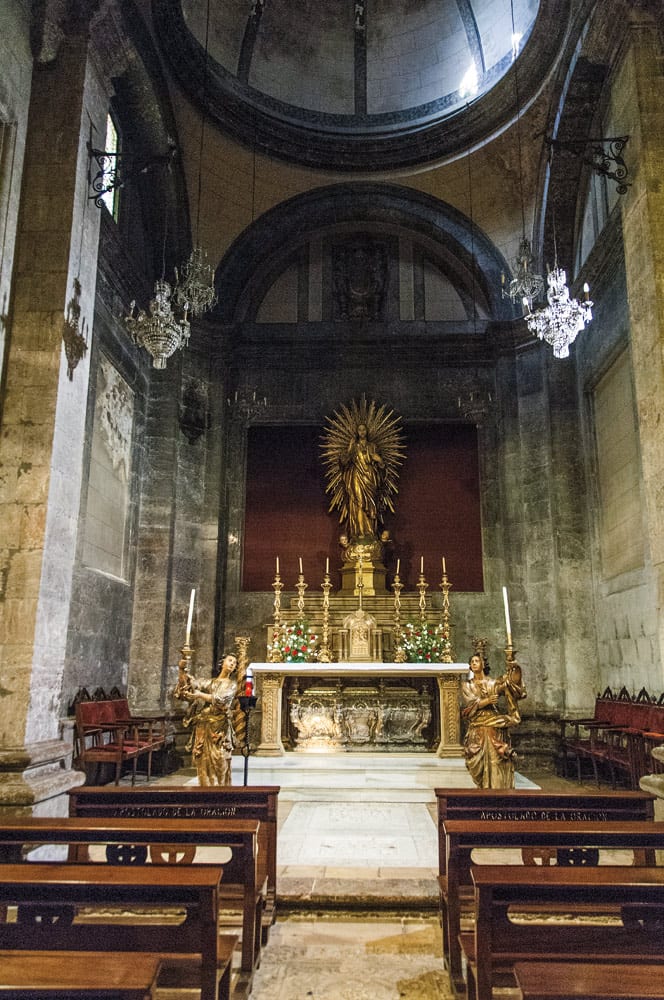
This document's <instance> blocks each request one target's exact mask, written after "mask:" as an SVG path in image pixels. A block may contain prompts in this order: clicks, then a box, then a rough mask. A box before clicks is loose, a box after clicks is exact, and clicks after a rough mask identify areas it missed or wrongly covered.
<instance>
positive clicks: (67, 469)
mask: <svg viewBox="0 0 664 1000" xmlns="http://www.w3.org/2000/svg"><path fill="white" fill-rule="evenodd" d="M67 30H68V32H69V34H68V35H67V36H66V37H64V39H63V41H62V42H61V44H60V46H59V50H58V52H57V55H56V56H55V58H54V59H52V60H51V61H49V63H48V65H39V64H36V65H35V68H34V71H33V82H32V93H31V100H30V111H29V119H28V135H27V142H26V152H25V161H24V171H23V186H22V194H21V198H22V200H21V205H20V210H19V222H18V233H17V245H16V258H15V259H16V269H15V277H14V287H13V294H12V301H11V304H10V305H11V310H10V314H11V325H10V328H9V333H8V349H7V355H6V364H7V367H6V387H5V394H4V401H3V409H2V415H1V421H2V433H1V435H0V524H2V537H1V539H0V673H1V676H2V682H1V687H0V695H1V697H0V809H1V808H2V807H11V808H13V809H24V810H26V811H31V810H32V811H34V812H35V813H42V814H45V813H49V812H51V813H56V812H60V811H65V810H66V802H63V801H62V800H60V802H58V801H57V796H58V795H59V794H60V793H62V792H63V791H64V790H65V789H66V788H68V787H71V786H72V785H75V784H80V783H81V782H82V775H81V774H80V773H79V772H75V771H72V770H71V769H69V768H68V767H67V766H63V763H65V764H66V762H67V760H66V759H67V755H68V752H70V748H68V746H67V744H66V743H64V742H63V741H62V740H61V738H60V737H61V733H60V707H61V706H60V698H61V687H62V677H63V670H64V659H65V648H66V636H67V626H68V620H69V602H70V595H71V586H72V572H73V566H74V555H75V547H76V546H75V543H76V532H77V526H78V515H79V499H80V494H81V480H82V461H83V445H84V434H85V415H86V401H87V394H88V374H89V373H88V358H89V352H88V354H87V355H86V357H84V359H83V360H82V361H81V362H80V363H79V365H78V367H77V368H76V370H75V372H74V373H73V379H72V380H70V379H69V377H68V374H67V360H66V357H65V352H64V350H63V340H62V335H63V320H64V317H65V315H66V313H67V305H68V303H69V302H70V301H71V299H72V296H73V290H74V286H75V282H76V279H77V278H78V279H79V280H80V284H81V288H82V291H81V295H80V299H79V304H80V306H81V320H80V323H79V329H80V328H81V326H82V325H83V322H84V321H85V318H86V317H87V318H88V328H89V325H90V323H89V318H90V317H91V316H92V311H93V302H94V293H95V276H96V268H97V242H98V227H99V216H98V210H97V209H96V208H94V207H92V205H91V203H90V204H88V201H87V166H88V164H87V150H86V141H87V139H88V135H89V129H90V122H92V123H93V124H94V125H95V126H96V127H98V128H99V134H103V124H104V120H105V116H106V108H107V97H106V95H105V94H103V93H102V92H101V91H100V88H99V85H98V81H97V80H96V78H95V76H94V74H93V71H92V69H91V64H90V62H89V60H88V37H87V24H84V23H83V22H80V21H75V22H73V23H71V24H69V25H68V26H67Z"/></svg>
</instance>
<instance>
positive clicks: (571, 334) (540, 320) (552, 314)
mask: <svg viewBox="0 0 664 1000" xmlns="http://www.w3.org/2000/svg"><path fill="white" fill-rule="evenodd" d="M546 280H547V284H548V288H547V292H546V297H547V302H548V305H546V306H545V307H544V308H543V309H537V310H536V311H535V312H530V311H529V309H530V306H529V303H528V302H527V301H526V300H525V298H524V303H523V304H524V306H525V307H526V308H527V310H528V311H527V313H526V323H527V324H528V329H529V330H530V332H531V333H534V334H535V335H536V336H538V337H539V339H540V340H545V341H546V342H547V344H551V346H552V347H553V356H554V358H566V357H568V356H569V348H570V344H572V343H573V342H574V341H575V339H576V335H577V334H578V333H581V331H582V330H583V329H584V328H585V327H586V326H587V325H588V323H590V321H591V319H592V318H593V311H592V307H593V303H592V302H591V301H590V298H589V292H590V289H589V287H588V285H587V284H585V285H584V286H583V291H584V293H585V299H584V301H583V302H579V301H578V300H577V299H571V298H570V294H569V288H568V287H567V275H566V274H565V272H564V271H563V269H562V268H561V267H558V265H557V263H556V266H555V267H554V268H553V270H552V271H549V273H548V274H547V278H546Z"/></svg>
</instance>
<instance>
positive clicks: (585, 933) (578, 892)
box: [461, 865, 664, 1000]
mask: <svg viewBox="0 0 664 1000" xmlns="http://www.w3.org/2000/svg"><path fill="white" fill-rule="evenodd" d="M472 877H473V883H474V886H475V911H476V912H475V932H474V935H473V936H472V937H471V936H469V935H462V938H461V941H462V946H463V948H464V951H465V954H466V959H467V963H468V965H467V986H468V1000H492V988H493V982H494V973H495V972H496V971H497V970H505V969H510V968H513V966H514V963H516V962H520V961H528V960H538V961H539V960H560V961H569V960H570V959H574V960H577V961H586V962H592V963H602V962H605V961H619V962H624V963H628V964H629V963H641V962H648V963H651V964H658V963H660V962H661V963H662V973H663V975H664V953H663V952H662V947H661V932H660V931H659V930H658V927H660V926H661V919H662V914H664V868H627V867H622V868H621V867H613V866H608V865H607V866H599V867H596V868H586V867H584V868H563V867H550V868H543V867H537V868H532V867H520V866H502V865H501V866H497V865H477V866H473V869H472ZM589 897H590V898H592V900H593V904H594V905H596V906H598V907H601V906H611V905H614V904H616V903H619V904H620V906H621V912H622V917H623V919H622V920H621V921H620V922H619V923H616V924H604V925H593V924H586V923H583V924H579V923H574V922H570V923H562V922H556V923H551V922H550V921H547V920H546V919H544V918H545V917H546V914H547V913H548V912H549V910H550V909H551V908H552V907H553V908H555V910H556V912H559V910H560V908H561V907H563V906H564V907H565V908H566V909H567V911H568V912H569V913H571V914H572V915H573V914H574V912H575V908H576V907H577V906H579V905H580V904H581V905H582V904H585V903H587V901H588V899H589ZM527 905H531V906H532V907H533V908H536V909H537V911H538V912H539V913H541V914H542V915H543V920H542V922H536V921H528V922H527V923H517V922H515V921H514V920H513V919H512V914H513V913H514V912H515V911H517V912H518V911H519V910H520V909H521V908H523V907H524V906H527ZM469 942H470V943H469Z"/></svg>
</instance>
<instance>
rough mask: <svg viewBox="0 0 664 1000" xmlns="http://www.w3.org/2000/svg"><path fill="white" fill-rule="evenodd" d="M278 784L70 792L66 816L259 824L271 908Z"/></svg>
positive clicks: (261, 871)
mask: <svg viewBox="0 0 664 1000" xmlns="http://www.w3.org/2000/svg"><path fill="white" fill-rule="evenodd" d="M278 799H279V786H278V785H265V786H263V785H260V786H259V785H253V786H252V785H249V786H235V785H231V786H223V787H221V786H214V787H209V788H201V787H198V786H189V785H172V786H168V787H162V788H149V789H145V788H142V787H141V788H128V787H124V786H122V787H120V788H118V787H110V786H106V785H104V786H101V787H95V786H91V785H83V786H81V787H79V788H72V789H70V790H69V815H70V816H79V817H81V818H86V817H105V816H108V817H125V818H136V819H138V818H144V819H152V818H154V819H166V818H172V819H196V820H199V819H205V820H215V819H216V820H219V821H221V822H223V821H225V820H227V819H248V820H259V821H260V827H259V834H258V837H259V841H258V843H259V850H258V870H257V871H258V874H257V878H258V882H259V884H261V883H262V882H263V881H266V883H267V893H268V898H269V900H270V902H271V904H272V905H274V901H275V899H276V891H277V809H278Z"/></svg>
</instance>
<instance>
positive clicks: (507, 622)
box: [503, 587, 512, 646]
mask: <svg viewBox="0 0 664 1000" xmlns="http://www.w3.org/2000/svg"><path fill="white" fill-rule="evenodd" d="M503 604H504V605H505V631H506V632H507V645H508V646H511V645H512V624H511V622H510V606H509V604H508V603H507V587H503Z"/></svg>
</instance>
